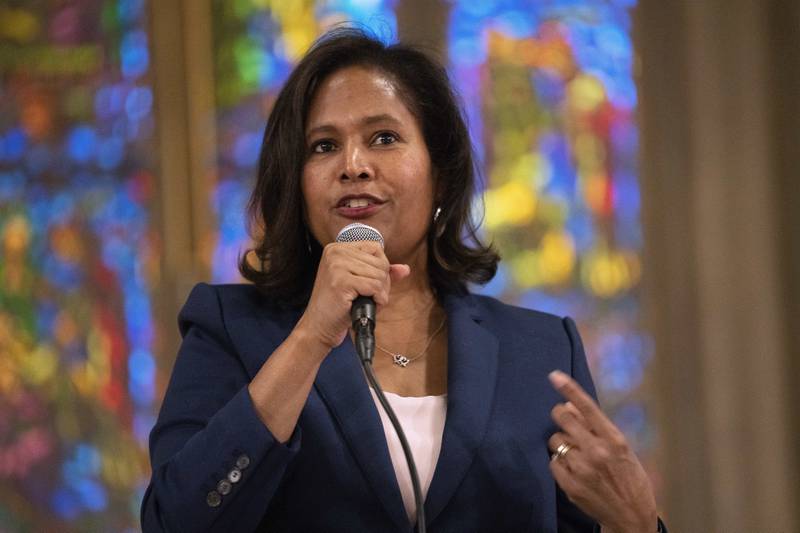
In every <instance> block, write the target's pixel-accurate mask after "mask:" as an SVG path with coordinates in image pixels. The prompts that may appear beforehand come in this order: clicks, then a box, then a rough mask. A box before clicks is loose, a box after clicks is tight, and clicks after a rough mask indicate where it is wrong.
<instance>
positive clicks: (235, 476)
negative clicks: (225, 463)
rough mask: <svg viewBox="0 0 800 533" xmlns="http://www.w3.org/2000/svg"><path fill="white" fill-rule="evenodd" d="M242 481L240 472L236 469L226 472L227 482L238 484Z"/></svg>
mask: <svg viewBox="0 0 800 533" xmlns="http://www.w3.org/2000/svg"><path fill="white" fill-rule="evenodd" d="M240 479H242V471H241V470H239V469H238V468H234V469H233V470H231V471H230V472H228V481H230V482H231V483H239V480H240Z"/></svg>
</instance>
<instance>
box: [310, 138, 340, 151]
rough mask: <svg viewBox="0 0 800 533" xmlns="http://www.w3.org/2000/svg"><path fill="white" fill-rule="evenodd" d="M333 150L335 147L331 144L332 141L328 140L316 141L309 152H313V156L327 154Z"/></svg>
mask: <svg viewBox="0 0 800 533" xmlns="http://www.w3.org/2000/svg"><path fill="white" fill-rule="evenodd" d="M334 148H335V146H334V144H333V141H330V140H328V139H323V140H321V141H317V142H315V143H314V144H312V145H311V151H312V152H314V153H315V154H324V153H327V152H332V151H333V150H334Z"/></svg>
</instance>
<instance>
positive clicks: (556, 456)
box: [553, 442, 572, 459]
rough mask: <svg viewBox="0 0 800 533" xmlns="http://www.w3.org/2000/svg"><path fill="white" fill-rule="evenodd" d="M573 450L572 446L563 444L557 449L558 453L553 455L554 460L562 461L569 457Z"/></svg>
mask: <svg viewBox="0 0 800 533" xmlns="http://www.w3.org/2000/svg"><path fill="white" fill-rule="evenodd" d="M571 449H572V446H570V445H569V444H567V443H566V442H562V443H561V444H559V445H558V448H556V453H554V454H553V459H562V458H563V457H565V456H566V455H567V452H568V451H570V450H571Z"/></svg>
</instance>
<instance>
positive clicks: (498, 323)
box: [469, 293, 574, 340]
mask: <svg viewBox="0 0 800 533" xmlns="http://www.w3.org/2000/svg"><path fill="white" fill-rule="evenodd" d="M469 298H470V299H471V301H472V305H473V307H474V309H475V315H476V316H477V317H478V318H479V319H480V320H481V322H482V323H483V324H484V326H485V327H488V328H490V329H493V330H514V331H518V332H519V333H521V334H522V333H524V334H526V335H533V336H536V337H539V338H542V337H545V338H552V339H556V338H557V339H559V340H561V339H565V338H567V336H569V335H570V334H571V333H572V331H571V330H574V322H573V321H572V319H571V318H569V317H561V316H558V315H554V314H551V313H545V312H543V311H537V310H534V309H528V308H525V307H519V306H517V305H511V304H507V303H505V302H502V301H500V300H498V299H497V298H492V297H490V296H484V295H481V294H474V293H470V295H469Z"/></svg>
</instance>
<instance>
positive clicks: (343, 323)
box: [296, 241, 411, 353]
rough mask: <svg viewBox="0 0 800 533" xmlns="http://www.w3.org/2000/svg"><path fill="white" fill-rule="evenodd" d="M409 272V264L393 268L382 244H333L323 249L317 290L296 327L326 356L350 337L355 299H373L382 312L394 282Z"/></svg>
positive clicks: (312, 294)
mask: <svg viewBox="0 0 800 533" xmlns="http://www.w3.org/2000/svg"><path fill="white" fill-rule="evenodd" d="M410 272H411V270H410V268H409V266H408V265H403V264H397V265H390V264H389V260H388V259H387V258H386V254H384V252H383V248H382V247H381V245H380V243H377V242H374V241H356V242H332V243H330V244H328V245H326V246H325V248H324V249H323V250H322V257H321V259H320V262H319V268H318V270H317V277H316V279H315V280H314V288H313V289H312V291H311V297H310V299H309V301H308V306H307V307H306V310H305V312H304V313H303V316H302V317H301V318H300V321H299V322H298V324H297V326H296V328H300V329H304V330H305V331H306V332H307V333H308V334H309V335H310V336H311V338H313V339H315V340H316V341H317V342H319V343H321V344H322V345H323V346H324V347H325V348H326V353H327V352H328V351H330V350H332V349H333V348H335V347H336V346H338V345H340V344H341V343H342V341H343V340H344V338H345V336H346V335H347V332H348V330H349V328H350V325H351V320H350V308H351V307H352V304H353V300H355V299H356V297H358V296H359V295H360V296H372V297H373V298H374V299H375V303H376V305H377V306H378V308H379V309H380V307H381V306H384V305H386V304H387V303H389V291H390V289H391V284H392V281H399V280H401V279H403V278H405V277H406V276H408V275H409V273H410Z"/></svg>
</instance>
